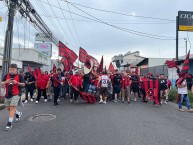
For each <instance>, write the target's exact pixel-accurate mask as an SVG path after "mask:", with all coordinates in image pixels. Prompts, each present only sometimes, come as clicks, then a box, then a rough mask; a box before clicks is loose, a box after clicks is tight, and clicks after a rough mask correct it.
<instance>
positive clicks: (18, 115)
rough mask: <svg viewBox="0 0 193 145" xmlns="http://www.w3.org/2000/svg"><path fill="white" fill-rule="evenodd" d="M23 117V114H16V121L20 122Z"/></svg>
mask: <svg viewBox="0 0 193 145" xmlns="http://www.w3.org/2000/svg"><path fill="white" fill-rule="evenodd" d="M21 115H22V112H19V114H15V117H16V119H15V120H16V121H20V118H21Z"/></svg>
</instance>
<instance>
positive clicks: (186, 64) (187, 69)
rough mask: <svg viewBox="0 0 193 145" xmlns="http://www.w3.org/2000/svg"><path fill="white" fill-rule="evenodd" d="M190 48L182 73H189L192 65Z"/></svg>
mask: <svg viewBox="0 0 193 145" xmlns="http://www.w3.org/2000/svg"><path fill="white" fill-rule="evenodd" d="M189 57H190V50H189V52H188V54H187V55H186V59H185V60H184V64H183V67H182V70H181V74H186V73H188V71H189V69H190V67H189V63H190V59H189Z"/></svg>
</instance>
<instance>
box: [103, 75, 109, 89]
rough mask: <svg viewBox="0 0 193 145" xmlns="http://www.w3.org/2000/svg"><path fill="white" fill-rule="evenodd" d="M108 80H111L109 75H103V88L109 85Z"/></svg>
mask: <svg viewBox="0 0 193 145" xmlns="http://www.w3.org/2000/svg"><path fill="white" fill-rule="evenodd" d="M108 80H109V77H108V76H107V75H102V76H101V87H102V88H107V87H108Z"/></svg>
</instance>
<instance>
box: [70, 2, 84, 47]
mask: <svg viewBox="0 0 193 145" xmlns="http://www.w3.org/2000/svg"><path fill="white" fill-rule="evenodd" d="M67 7H68V10H69V12H70V17H71V19H72V24H73V26H74V30H75V32H76V36H77V38H78V41H79V44H80V46H81V43H80V38H79V36H78V32H77V29H76V26H75V24H74V21H73V17H72V14H71V11H70V7H69V5H68V3H67Z"/></svg>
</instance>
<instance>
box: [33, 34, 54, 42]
mask: <svg viewBox="0 0 193 145" xmlns="http://www.w3.org/2000/svg"><path fill="white" fill-rule="evenodd" d="M35 35H36V36H35V40H36V41H43V42H50V41H51V40H50V39H51V38H52V37H51V36H52V34H51V35H49V34H48V35H46V34H43V33H36V34H35Z"/></svg>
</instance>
